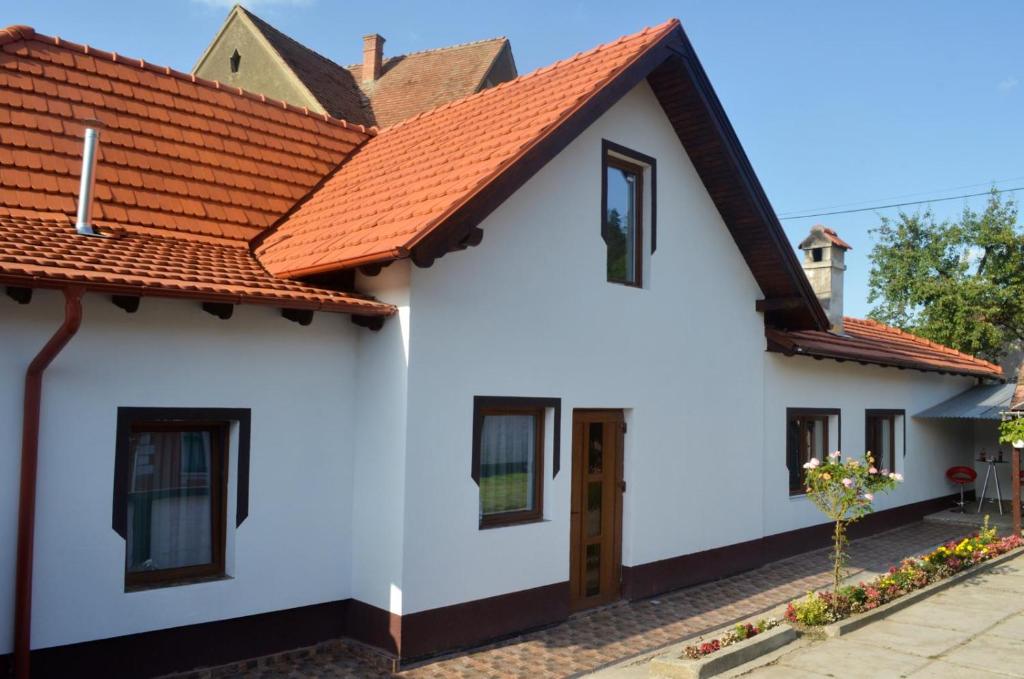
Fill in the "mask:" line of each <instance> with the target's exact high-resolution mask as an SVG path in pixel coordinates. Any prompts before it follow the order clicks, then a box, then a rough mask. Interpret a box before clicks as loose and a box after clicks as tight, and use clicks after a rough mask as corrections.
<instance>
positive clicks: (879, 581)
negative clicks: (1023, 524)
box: [786, 517, 1024, 627]
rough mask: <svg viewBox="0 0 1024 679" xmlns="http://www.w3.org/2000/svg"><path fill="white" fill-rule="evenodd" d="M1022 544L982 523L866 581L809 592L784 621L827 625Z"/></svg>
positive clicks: (1018, 538) (793, 603)
mask: <svg viewBox="0 0 1024 679" xmlns="http://www.w3.org/2000/svg"><path fill="white" fill-rule="evenodd" d="M1022 545H1024V540H1021V538H1020V536H1017V535H1011V536H1009V537H1005V538H1002V539H998V538H996V529H995V528H989V527H988V517H985V526H984V527H983V528H982V529H981V531H979V532H978V534H977V535H972V536H970V537H967V538H964V539H963V540H961V541H959V542H957V541H955V540H954V541H951V542H948V543H946V544H944V545H942V546H940V547H939V548H937V549H936V550H934V551H933V552H931V553H929V554H925V555H924V556H920V557H916V558H911V559H904V560H903V561H902V562H901V563H900V565H899V566H895V567H893V568H890V569H889V572H888V573H885V574H883V575H880V576H878V577H876V578H875V579H873V580H871V581H870V582H861V583H858V584H856V585H849V586H846V587H841V588H840V589H839V590H838V591H837V592H810V593H808V594H807V596H806V597H805V598H804V599H802V600H800V601H794V602H791V603H790V604H789V605H788V606H787V607H786V620H789V621H790V622H795V623H799V624H801V625H806V626H809V627H813V626H817V625H827V624H829V623H832V622H836V621H837V620H842V619H843V618H845V617H847V616H850V615H852V614H854V613H863V612H864V611H870V610H872V609H875V608H878V607H879V606H881V605H882V604H886V603H889V602H890V601H892V600H893V599H896V598H899V597H901V596H903V595H904V594H907V593H909V592H912V591H914V590H916V589H921V588H922V587H924V586H926V585H929V584H931V583H933V582H937V581H939V580H942V579H944V578H948V577H949V576H951V575H954V574H956V573H959V572H960V571H963V570H966V569H968V568H970V567H971V566H973V565H975V564H977V563H980V562H982V561H987V560H988V559H991V558H993V557H995V556H999V555H1000V554H1005V553H1006V552H1008V551H1010V550H1011V549H1016V548H1018V547H1020V546H1022Z"/></svg>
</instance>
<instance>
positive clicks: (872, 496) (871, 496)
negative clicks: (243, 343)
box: [864, 493, 875, 502]
mask: <svg viewBox="0 0 1024 679" xmlns="http://www.w3.org/2000/svg"><path fill="white" fill-rule="evenodd" d="M864 499H865V500H867V501H868V502H871V501H872V500H874V499H875V496H874V495H872V494H871V493H864Z"/></svg>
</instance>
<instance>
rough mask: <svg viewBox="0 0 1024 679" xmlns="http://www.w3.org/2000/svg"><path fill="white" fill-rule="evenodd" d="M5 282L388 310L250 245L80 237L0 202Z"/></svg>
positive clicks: (45, 217)
mask: <svg viewBox="0 0 1024 679" xmlns="http://www.w3.org/2000/svg"><path fill="white" fill-rule="evenodd" d="M0 283H2V284H6V285H15V286H17V285H23V286H26V287H60V286H63V285H67V284H68V283H79V284H84V285H86V286H87V287H88V288H89V289H91V290H97V291H104V292H110V293H114V294H134V295H149V296H156V297H187V298H190V299H200V300H203V301H211V302H228V303H249V304H270V305H274V306H279V307H284V308H294V309H314V310H322V311H336V312H347V313H353V314H358V315H362V316H389V315H391V314H393V313H394V311H395V309H394V307H393V306H391V305H390V304H383V303H381V302H377V301H375V300H372V299H370V298H368V297H363V296H360V295H354V294H350V293H342V292H334V291H330V290H321V289H318V288H314V287H312V286H309V285H303V284H301V283H296V282H293V281H285V280H281V279H278V278H274V277H273V276H271V275H270V274H269V273H267V271H266V270H265V269H263V268H262V267H261V266H260V265H259V264H258V263H257V262H256V260H255V258H254V257H253V256H252V254H251V253H250V252H249V250H248V249H247V248H241V247H236V246H233V245H222V244H218V243H216V242H209V241H207V240H203V239H197V238H192V239H187V240H182V239H179V238H172V237H169V236H155V235H148V234H134V233H126V234H121V235H119V236H116V237H109V238H97V237H94V236H79V235H78V234H77V233H76V232H75V228H74V219H73V218H71V217H68V216H67V215H64V214H60V213H51V214H42V213H37V212H25V211H20V210H9V209H6V208H0Z"/></svg>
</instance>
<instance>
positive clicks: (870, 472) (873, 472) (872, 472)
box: [868, 467, 878, 474]
mask: <svg viewBox="0 0 1024 679" xmlns="http://www.w3.org/2000/svg"><path fill="white" fill-rule="evenodd" d="M877 473H878V469H877V468H876V467H871V469H869V470H868V474H877Z"/></svg>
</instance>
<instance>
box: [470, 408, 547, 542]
mask: <svg viewBox="0 0 1024 679" xmlns="http://www.w3.org/2000/svg"><path fill="white" fill-rule="evenodd" d="M480 416H481V427H480V441H479V448H480V525H481V526H487V525H501V524H508V523H517V522H523V521H536V520H538V519H540V518H541V515H542V511H543V504H542V500H543V498H542V495H543V478H544V476H543V472H542V469H543V466H544V409H543V408H540V407H521V408H516V407H505V408H485V409H484V410H482V411H481V413H480Z"/></svg>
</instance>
